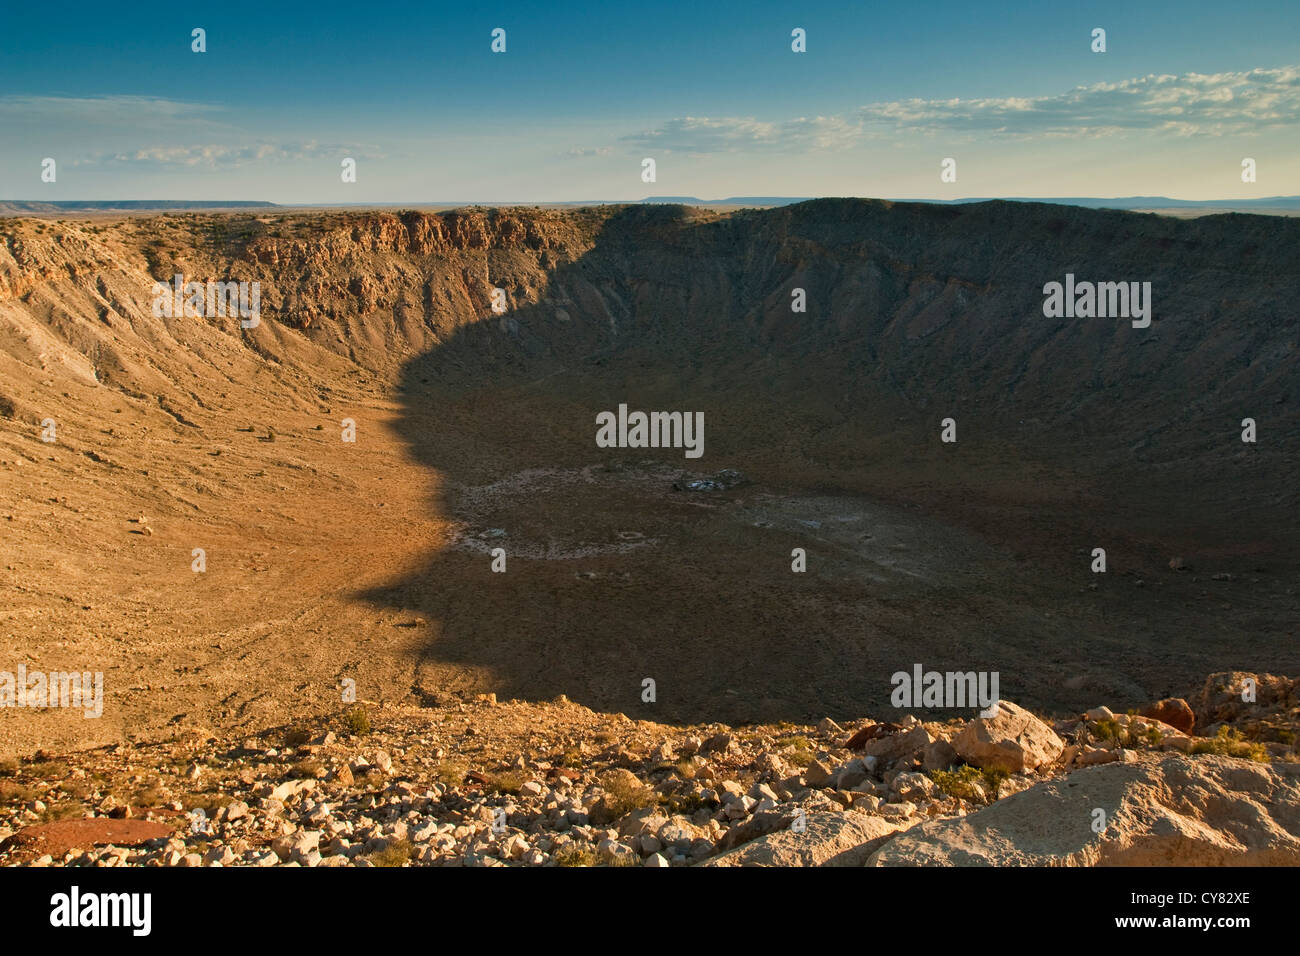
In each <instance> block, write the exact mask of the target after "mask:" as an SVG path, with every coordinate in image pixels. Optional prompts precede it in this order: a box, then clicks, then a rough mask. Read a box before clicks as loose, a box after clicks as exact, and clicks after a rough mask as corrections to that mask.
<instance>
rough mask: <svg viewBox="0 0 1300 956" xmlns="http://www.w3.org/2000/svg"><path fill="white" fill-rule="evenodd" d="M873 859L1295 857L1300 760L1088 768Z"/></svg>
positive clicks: (1000, 861) (924, 832)
mask: <svg viewBox="0 0 1300 956" xmlns="http://www.w3.org/2000/svg"><path fill="white" fill-rule="evenodd" d="M1098 810H1101V811H1103V812H1104V814H1105V817H1104V819H1105V821H1106V825H1105V828H1104V830H1103V831H1102V832H1101V833H1096V832H1094V830H1093V825H1094V822H1095V821H1098V820H1100V819H1101V818H1100V817H1099V816H1098V814H1097V811H1098ZM868 865H869V866H1297V865H1300V765H1297V764H1272V765H1270V764H1260V763H1253V762H1251V761H1247V760H1238V759H1235V758H1232V757H1211V756H1204V757H1194V758H1189V757H1185V756H1183V755H1181V754H1162V755H1150V756H1148V757H1146V758H1144V759H1142V760H1140V761H1138V762H1135V763H1110V764H1105V765H1103V766H1099V767H1090V768H1088V769H1085V770H1079V771H1076V772H1074V773H1072V774H1070V775H1069V776H1068V777H1062V778H1058V779H1054V780H1048V781H1045V782H1043V783H1039V784H1037V785H1035V786H1033V787H1031V788H1029V789H1028V790H1025V791H1024V792H1022V793H1018V794H1015V795H1014V796H1010V797H1007V798H1006V799H1004V800H999V801H998V802H997V803H994V804H992V805H990V806H988V807H985V808H983V809H981V810H978V811H976V812H975V813H972V814H970V815H968V816H965V817H960V818H952V819H946V820H934V821H930V822H928V823H922V824H920V825H919V826H916V827H914V828H913V829H911V830H909V831H908V832H907V833H906V834H903V835H901V836H899V837H897V838H895V839H894V840H892V841H891V842H889V843H887V844H885V845H884V846H882V847H881V848H880V849H879V850H878V851H877V852H876V853H874V854H873V856H872V857H871V859H870V861H868Z"/></svg>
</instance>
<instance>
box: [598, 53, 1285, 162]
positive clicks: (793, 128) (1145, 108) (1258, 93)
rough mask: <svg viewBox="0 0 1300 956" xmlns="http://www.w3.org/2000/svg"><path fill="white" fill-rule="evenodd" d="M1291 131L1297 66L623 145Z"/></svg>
mask: <svg viewBox="0 0 1300 956" xmlns="http://www.w3.org/2000/svg"><path fill="white" fill-rule="evenodd" d="M1297 125H1300V66H1289V67H1282V68H1280V69H1259V70H1249V71H1245V72H1236V73H1210V74H1205V73H1186V74H1183V75H1181V76H1174V75H1154V74H1153V75H1150V76H1143V77H1136V78H1133V79H1127V80H1122V81H1120V82H1117V83H1095V84H1092V85H1089V86H1080V87H1076V88H1075V89H1072V90H1069V91H1067V92H1064V93H1060V94H1054V95H1048V96H1031V97H1021V96H1006V97H989V98H981V99H960V98H953V99H910V100H896V101H893V102H885V103H873V104H870V105H867V106H863V107H861V108H859V109H857V110H854V111H853V112H851V113H850V114H848V115H843V116H816V117H799V118H796V119H790V120H783V121H765V120H759V119H756V118H754V117H711V118H710V117H693V116H688V117H683V118H679V119H672V120H669V121H668V122H666V123H664V124H663V125H662V126H660V127H659V128H657V129H653V130H649V131H646V132H642V133H637V134H635V135H631V136H625V137H623V139H622V142H623V143H625V144H627V145H628V146H629V148H632V149H638V150H648V149H655V150H660V151H663V152H683V153H697V154H704V153H728V152H754V151H777V152H812V151H817V150H838V149H844V148H848V147H852V146H854V145H856V144H857V143H858V142H860V141H861V140H863V139H866V138H873V139H874V138H880V137H887V136H891V135H896V134H900V133H902V134H935V133H945V134H953V133H956V134H968V135H972V136H973V135H983V136H993V137H999V138H1031V137H1038V138H1065V137H1097V136H1115V135H1124V134H1130V133H1148V134H1156V135H1171V136H1223V135H1240V134H1249V133H1254V132H1259V131H1263V130H1266V129H1271V128H1277V127H1287V126H1290V127H1295V126H1297Z"/></svg>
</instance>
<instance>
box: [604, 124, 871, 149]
mask: <svg viewBox="0 0 1300 956" xmlns="http://www.w3.org/2000/svg"><path fill="white" fill-rule="evenodd" d="M859 135H860V130H859V128H858V126H857V125H856V124H855V123H853V122H851V121H849V120H846V119H843V118H840V117H837V116H815V117H804V116H801V117H798V118H796V119H791V120H784V121H782V122H776V123H773V122H763V121H760V120H757V119H754V118H753V117H743V118H734V117H723V118H710V117H704V116H687V117H684V118H682V119H674V120H670V121H669V122H667V123H665V124H664V125H663V126H662V127H661V128H659V129H656V130H649V131H647V132H643V133H639V134H636V135H633V136H625V137H623V142H625V143H628V144H629V145H630V146H631V147H633V148H635V149H656V150H661V151H663V152H682V153H726V152H740V151H743V152H750V151H753V150H769V151H775V152H804V151H807V150H813V149H837V148H842V147H844V146H848V145H851V144H852V143H853V141H854V140H856V139H857V138H858V136H859Z"/></svg>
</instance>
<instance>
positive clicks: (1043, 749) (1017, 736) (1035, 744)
mask: <svg viewBox="0 0 1300 956" xmlns="http://www.w3.org/2000/svg"><path fill="white" fill-rule="evenodd" d="M952 748H953V750H955V751H957V755H958V756H959V757H961V759H962V760H964V761H966V762H967V763H969V764H974V765H975V766H976V767H980V768H982V769H995V770H1006V771H1007V772H1009V773H1024V772H1025V771H1027V770H1033V769H1035V768H1037V767H1041V766H1043V765H1044V764H1048V763H1051V762H1052V761H1053V760H1055V759H1056V758H1057V757H1059V756H1060V755H1061V751H1062V750H1064V749H1065V742H1064V741H1063V740H1061V738H1060V737H1058V736H1056V734H1055V733H1054V732H1053V730H1052V728H1051V727H1048V726H1047V724H1045V723H1043V722H1042V721H1041V720H1039V719H1038V718H1037V717H1035V716H1034V715H1033V714H1031V713H1030V712H1029V711H1027V710H1025V709H1024V708H1023V707H1020V706H1019V705H1017V704H1013V703H1011V702H1010V701H1005V700H1004V701H1000V702H999V703H998V712H997V714H996V716H993V717H976V718H975V719H974V720H972V721H971V722H970V723H968V724H967V725H966V726H965V727H963V728H962V729H961V732H960V733H958V734H957V736H955V737H953V739H952Z"/></svg>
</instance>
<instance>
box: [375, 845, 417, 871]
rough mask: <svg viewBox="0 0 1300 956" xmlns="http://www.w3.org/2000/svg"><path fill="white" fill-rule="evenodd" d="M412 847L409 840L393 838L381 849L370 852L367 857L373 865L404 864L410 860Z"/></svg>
mask: <svg viewBox="0 0 1300 956" xmlns="http://www.w3.org/2000/svg"><path fill="white" fill-rule="evenodd" d="M414 849H415V848H414V847H413V846H412V845H411V841H410V840H394V841H393V842H392V843H390V844H388V846H386V847H384V848H383V849H382V850H378V851H376V852H375V853H371V854H370V856H369V858H368V859H369V860H370V862H371V864H373V865H374V866H406V864H408V863H410V862H411V853H412V852H413V851H414Z"/></svg>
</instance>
